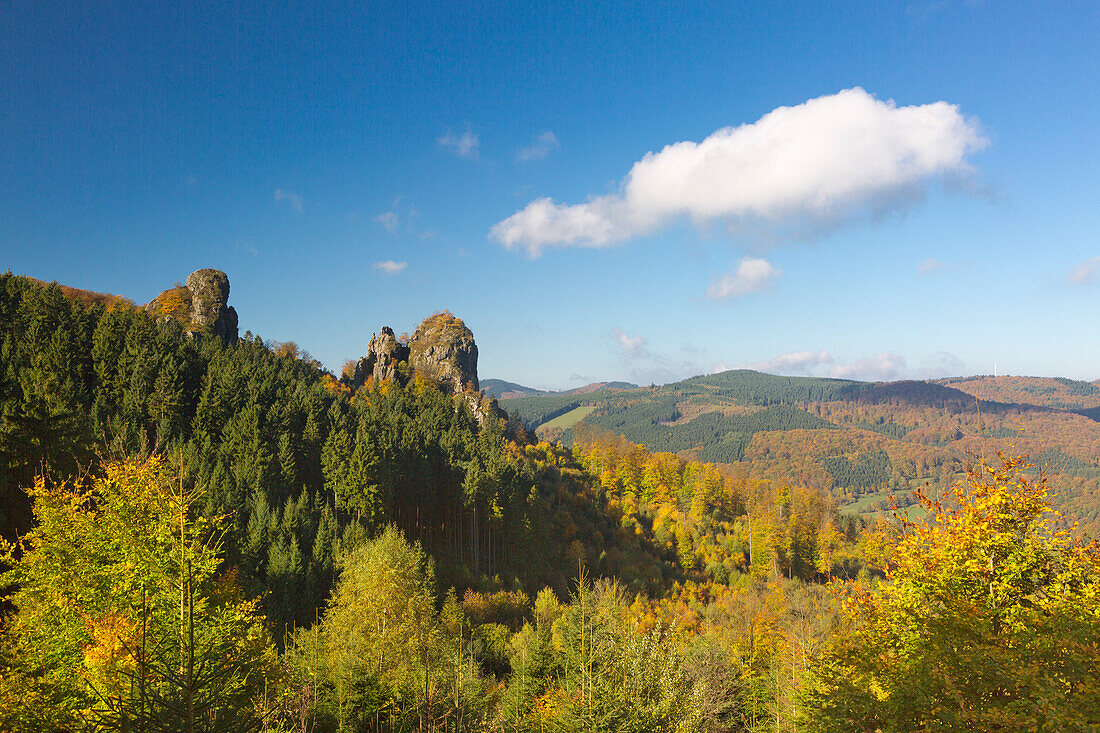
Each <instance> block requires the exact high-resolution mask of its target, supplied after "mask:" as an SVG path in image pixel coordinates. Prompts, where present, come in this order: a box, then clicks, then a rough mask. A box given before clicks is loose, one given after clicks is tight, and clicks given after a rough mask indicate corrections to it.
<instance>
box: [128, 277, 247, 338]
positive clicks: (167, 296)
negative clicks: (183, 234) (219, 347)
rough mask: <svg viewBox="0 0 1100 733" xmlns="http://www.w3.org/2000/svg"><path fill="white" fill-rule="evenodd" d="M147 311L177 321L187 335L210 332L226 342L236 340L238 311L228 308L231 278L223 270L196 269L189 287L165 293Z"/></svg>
mask: <svg viewBox="0 0 1100 733" xmlns="http://www.w3.org/2000/svg"><path fill="white" fill-rule="evenodd" d="M145 309H146V310H147V311H149V312H150V313H153V314H154V315H156V316H158V317H160V318H175V319H176V320H178V321H180V322H181V323H182V324H183V327H184V330H185V331H187V333H192V334H193V333H197V332H199V331H208V332H209V333H212V334H214V335H215V336H218V337H219V338H221V339H223V340H224V341H225V342H226V343H230V344H232V343H236V341H237V311H236V310H234V308H233V307H232V306H231V305H229V278H228V277H227V276H226V274H225V273H224V272H222V271H221V270H213V269H209V268H205V269H202V270H195V271H194V272H192V273H191V274H190V275H188V276H187V284H186V285H179V286H177V287H174V288H170V289H168V290H165V291H164V292H163V293H161V294H160V295H158V296H157V297H156V298H154V299H153V300H152V301H151V302H150V303H149V304H148V305H146V306H145Z"/></svg>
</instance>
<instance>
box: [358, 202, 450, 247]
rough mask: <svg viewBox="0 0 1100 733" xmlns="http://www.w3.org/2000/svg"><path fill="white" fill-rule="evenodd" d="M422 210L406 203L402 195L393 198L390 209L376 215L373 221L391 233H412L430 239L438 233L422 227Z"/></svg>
mask: <svg viewBox="0 0 1100 733" xmlns="http://www.w3.org/2000/svg"><path fill="white" fill-rule="evenodd" d="M419 220H420V210H419V209H417V208H416V207H415V206H412V205H411V204H408V203H405V202H404V201H403V200H402V197H401V196H398V197H397V198H395V199H394V200H393V204H392V205H391V206H390V208H389V210H388V211H383V212H382V213H380V214H377V215H375V216H374V217H373V218H372V221H373V222H374V223H375V224H377V225H378V226H380V227H382V228H383V229H385V230H386V231H387V232H389V233H390V234H395V235H398V234H411V235H412V236H414V237H418V238H420V239H430V238H431V237H434V236H436V233H435V232H433V231H431V230H430V229H421V228H420V227H419V225H418V222H419Z"/></svg>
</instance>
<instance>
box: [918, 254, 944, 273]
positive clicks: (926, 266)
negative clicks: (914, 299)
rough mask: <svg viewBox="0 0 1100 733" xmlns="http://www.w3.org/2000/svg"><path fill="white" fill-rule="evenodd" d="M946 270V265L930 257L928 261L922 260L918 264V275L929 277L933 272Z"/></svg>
mask: <svg viewBox="0 0 1100 733" xmlns="http://www.w3.org/2000/svg"><path fill="white" fill-rule="evenodd" d="M943 268H944V264H943V263H942V262H940V261H939V260H937V259H935V258H934V257H929V258H928V259H926V260H921V261H920V262H919V263H917V274H918V275H929V274H931V273H933V272H937V271H939V270H942V269H943Z"/></svg>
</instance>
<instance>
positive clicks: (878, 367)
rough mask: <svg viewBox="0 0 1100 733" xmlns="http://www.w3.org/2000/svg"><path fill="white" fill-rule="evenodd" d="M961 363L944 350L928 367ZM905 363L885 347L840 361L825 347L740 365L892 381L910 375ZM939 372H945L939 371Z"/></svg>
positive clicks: (770, 370)
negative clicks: (862, 356)
mask: <svg viewBox="0 0 1100 733" xmlns="http://www.w3.org/2000/svg"><path fill="white" fill-rule="evenodd" d="M951 360H954V361H951ZM958 364H961V362H959V361H958V359H955V357H953V356H952V355H951V354H947V352H940V354H937V355H936V357H935V358H934V359H933V363H932V364H930V365H928V366H927V367H926V369H925V371H927V372H929V373H930V372H933V371H935V372H937V373H938V372H944V371H949V370H950V367H952V366H956V365H958ZM905 365H906V361H905V357H903V356H901V355H899V354H895V353H893V352H891V351H884V352H882V353H881V354H876V355H874V356H868V357H864V358H861V359H856V360H854V361H849V362H839V361H837V360H836V359H835V358H833V355H832V354H830V353H829V352H828V351H826V350H825V349H822V350H821V351H790V352H787V353H785V354H780V355H779V356H777V357H775V358H774V359H769V360H768V361H758V362H755V363H752V364H744V365H743V366H741V367H740V368H742V369H755V370H756V371H758V372H766V373H768V374H780V375H783V376H792V377H793V376H818V377H824V376H828V377H836V378H839V379H858V380H863V381H868V382H888V381H890V380H894V379H902V378H904V377H905V376H907V372H906V368H905ZM913 376H915V375H913ZM937 376H944V375H943V374H937Z"/></svg>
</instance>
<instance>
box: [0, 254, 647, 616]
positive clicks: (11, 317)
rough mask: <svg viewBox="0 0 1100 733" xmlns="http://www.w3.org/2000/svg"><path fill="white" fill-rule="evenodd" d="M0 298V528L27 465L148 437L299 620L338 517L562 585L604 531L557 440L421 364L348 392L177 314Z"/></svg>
mask: <svg viewBox="0 0 1100 733" xmlns="http://www.w3.org/2000/svg"><path fill="white" fill-rule="evenodd" d="M0 315H2V318H0V338H2V341H0V349H2V351H0V353H2V355H3V373H2V375H0V415H2V417H0V460H3V462H4V465H5V466H6V467H7V470H5V471H4V472H3V473H2V475H0V493H2V497H0V498H2V500H3V506H4V507H5V510H4V512H3V514H4V516H3V520H4V526H3V529H4V536H5V537H7V538H9V539H10V538H14V537H15V536H16V535H17V534H19V533H22V532H25V531H26V530H27V529H29V528H30V526H31V515H30V503H29V499H28V497H27V495H26V494H25V493H24V491H25V489H26V487H29V486H31V485H33V484H34V480H35V476H36V475H37V474H39V473H42V472H43V471H44V472H45V475H46V476H47V477H48V478H49V477H54V478H56V479H57V480H61V479H63V478H65V477H68V476H74V475H79V474H81V473H82V472H84V471H87V470H92V472H93V473H94V472H95V466H96V465H97V464H98V463H99V461H100V458H101V457H103V456H118V455H149V454H151V453H154V452H156V453H164V454H166V455H169V456H173V457H174V460H176V462H177V463H178V464H179V465H180V467H181V471H182V472H183V474H184V475H185V476H186V477H187V480H188V481H189V482H191V484H193V485H194V486H195V487H198V489H199V490H200V498H199V499H198V502H199V504H200V506H201V511H202V513H203V514H204V515H205V516H210V517H214V516H222V515H224V516H226V517H227V520H226V539H225V547H226V557H227V560H228V562H230V563H232V564H233V565H234V566H235V567H237V568H239V570H240V573H241V582H242V584H243V585H244V587H245V588H246V589H247V590H248V592H250V593H253V594H259V593H261V592H262V593H263V594H264V601H263V604H264V609H265V610H266V611H267V612H268V613H269V614H271V615H272V616H273V618H275V619H277V620H278V621H279V622H280V624H281V625H294V624H304V623H308V622H310V621H312V620H313V619H314V618H315V616H316V613H317V611H318V609H319V608H320V607H321V605H322V604H323V602H324V599H325V598H326V597H327V596H328V593H329V590H330V588H331V584H332V579H333V576H334V572H335V557H336V554H337V552H338V548H339V547H340V546H341V544H342V543H346V542H348V541H350V539H349V533H350V535H356V534H358V533H363V532H368V533H369V532H373V531H377V530H378V529H380V528H381V527H383V526H386V525H387V524H391V523H392V524H395V525H396V526H398V527H399V528H401V529H402V530H404V531H405V532H406V533H407V534H408V535H409V536H410V537H414V538H416V539H417V540H419V541H421V542H422V544H423V545H424V547H425V548H426V549H427V550H428V551H430V552H432V553H433V555H435V556H436V557H437V559H438V564H439V571H440V574H441V576H442V577H446V578H447V579H448V581H449V582H454V583H456V584H457V585H459V587H460V588H464V587H467V586H477V587H481V586H482V585H486V584H487V585H488V586H494V585H499V584H501V583H503V584H506V585H509V586H511V585H516V584H518V585H519V586H521V587H526V588H529V589H535V590H537V589H538V588H541V587H543V586H544V585H550V586H553V587H555V588H557V589H559V590H561V591H562V592H564V590H565V588H566V585H567V580H568V578H569V577H570V576H571V574H573V572H574V570H573V568H575V567H576V563H577V559H578V555H579V556H580V558H581V559H583V560H584V561H585V562H588V563H590V566H591V567H597V566H599V564H600V561H599V558H600V556H601V553H602V552H603V551H604V550H605V549H606V548H607V547H608V546H609V545H610V546H613V544H614V542H615V538H616V536H617V533H616V530H615V527H614V526H612V525H611V524H610V522H609V520H607V519H606V517H603V516H602V515H601V514H599V513H598V512H595V511H593V510H592V509H591V508H590V504H589V502H588V500H587V499H580V498H578V497H583V496H587V495H588V494H590V493H591V487H590V486H589V485H588V483H587V482H586V480H585V477H584V476H583V475H582V474H581V472H580V471H579V470H578V468H577V467H576V466H575V464H574V463H573V462H572V459H571V457H570V456H569V455H568V453H567V452H563V451H560V450H554V449H551V448H549V447H548V446H543V447H542V448H536V447H534V446H524V445H518V444H515V443H513V442H511V441H509V440H507V439H506V437H505V436H504V432H503V430H504V426H503V425H502V424H501V423H500V422H499V421H492V422H491V423H490V424H488V425H487V427H486V428H485V429H484V430H481V429H479V428H478V425H477V422H476V421H475V419H474V417H473V415H472V414H471V412H470V409H469V405H468V404H467V402H466V400H465V399H462V398H456V397H452V396H450V395H448V394H445V393H444V392H443V391H441V390H440V389H438V388H436V387H435V385H434V384H433V383H432V382H430V381H428V380H423V379H416V380H413V381H411V382H409V383H408V384H407V385H405V386H400V385H398V384H394V383H390V382H384V383H380V384H375V385H372V386H371V387H370V388H368V389H363V390H359V391H357V392H355V393H352V392H351V390H350V389H349V387H348V386H347V385H345V384H342V383H341V382H339V381H338V380H336V379H335V378H334V377H333V376H331V375H329V374H326V373H325V372H323V371H321V370H320V369H319V368H318V367H317V365H316V364H315V363H313V362H311V361H305V360H302V359H300V358H297V355H298V354H299V351H298V350H297V349H296V348H295V349H289V348H286V347H285V345H283V344H277V345H274V348H268V346H266V345H265V344H264V342H263V341H262V340H261V339H260V338H259V337H256V336H253V335H251V334H245V335H244V337H243V338H242V339H241V340H240V341H239V342H238V343H236V344H227V343H226V342H225V341H223V340H222V339H220V338H215V337H211V336H209V335H197V336H195V337H193V338H189V337H188V336H186V335H185V333H184V332H183V329H182V326H181V324H180V323H178V322H177V321H176V320H173V319H170V318H169V319H162V320H160V321H157V320H155V319H154V318H153V317H151V316H150V315H149V314H148V313H146V312H144V311H142V310H140V309H137V308H129V307H115V308H112V309H110V310H108V309H107V308H106V307H104V306H103V305H102V304H100V303H95V304H93V305H91V306H85V305H84V304H83V303H82V302H79V301H75V300H71V299H69V298H68V297H66V296H65V294H64V293H63V292H62V291H61V289H60V288H59V287H57V286H42V285H40V284H38V283H35V282H32V281H30V280H27V279H25V278H19V277H15V276H12V275H10V274H9V275H4V276H0ZM575 537H576V538H580V539H579V540H578V546H576V547H572V554H569V553H567V552H566V550H567V549H568V548H569V547H571V545H570V542H571V541H572V540H573V538H575ZM561 538H565V539H566V540H567V541H566V542H565V543H564V546H563V544H560V543H559V542H557V541H556V540H560V539H561ZM636 553H642V555H644V554H645V551H644V550H643V549H642V548H640V547H638V546H635V545H628V546H625V547H623V548H621V553H620V554H621V556H622V558H624V559H623V560H622V562H624V563H630V562H639V563H641V564H643V565H651V564H652V563H651V562H650V560H647V559H639V558H636V557H635V554H636ZM652 565H653V567H656V568H660V567H661V565H660V563H659V562H658V563H656V564H652ZM650 579H651V580H652V582H653V583H661V582H664V580H665V579H664V577H663V576H662V573H661V572H660V571H658V572H657V573H656V575H655V576H653V577H651V578H650Z"/></svg>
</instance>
